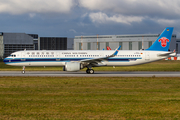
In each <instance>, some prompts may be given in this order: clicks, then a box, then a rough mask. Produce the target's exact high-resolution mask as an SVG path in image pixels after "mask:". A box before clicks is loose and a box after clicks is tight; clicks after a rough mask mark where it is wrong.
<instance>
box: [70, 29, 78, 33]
mask: <svg viewBox="0 0 180 120" xmlns="http://www.w3.org/2000/svg"><path fill="white" fill-rule="evenodd" d="M69 31H70V32H73V33H77V32H76V30H74V29H70V30H69Z"/></svg>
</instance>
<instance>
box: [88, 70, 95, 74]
mask: <svg viewBox="0 0 180 120" xmlns="http://www.w3.org/2000/svg"><path fill="white" fill-rule="evenodd" d="M86 73H87V74H94V70H93V69H87V70H86Z"/></svg>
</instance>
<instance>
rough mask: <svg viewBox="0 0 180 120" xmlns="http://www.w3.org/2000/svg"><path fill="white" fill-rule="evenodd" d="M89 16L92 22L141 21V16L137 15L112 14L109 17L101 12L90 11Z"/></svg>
mask: <svg viewBox="0 0 180 120" xmlns="http://www.w3.org/2000/svg"><path fill="white" fill-rule="evenodd" d="M89 17H90V19H91V20H92V22H94V23H101V24H104V23H107V22H116V23H123V24H128V25H130V24H131V23H132V22H141V21H142V20H143V17H137V16H124V15H113V16H111V17H109V16H108V15H106V14H105V13H102V12H98V13H90V14H89Z"/></svg>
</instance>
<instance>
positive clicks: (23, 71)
mask: <svg viewBox="0 0 180 120" xmlns="http://www.w3.org/2000/svg"><path fill="white" fill-rule="evenodd" d="M21 73H22V74H25V66H23V70H22V71H21Z"/></svg>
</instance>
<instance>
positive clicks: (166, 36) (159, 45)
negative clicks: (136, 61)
mask: <svg viewBox="0 0 180 120" xmlns="http://www.w3.org/2000/svg"><path fill="white" fill-rule="evenodd" d="M172 32H173V27H167V28H166V29H165V30H164V31H163V32H162V33H161V35H160V36H159V37H158V39H157V40H156V41H155V42H154V44H153V45H151V47H149V48H148V49H146V50H151V51H168V49H169V45H170V43H171V37H172Z"/></svg>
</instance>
